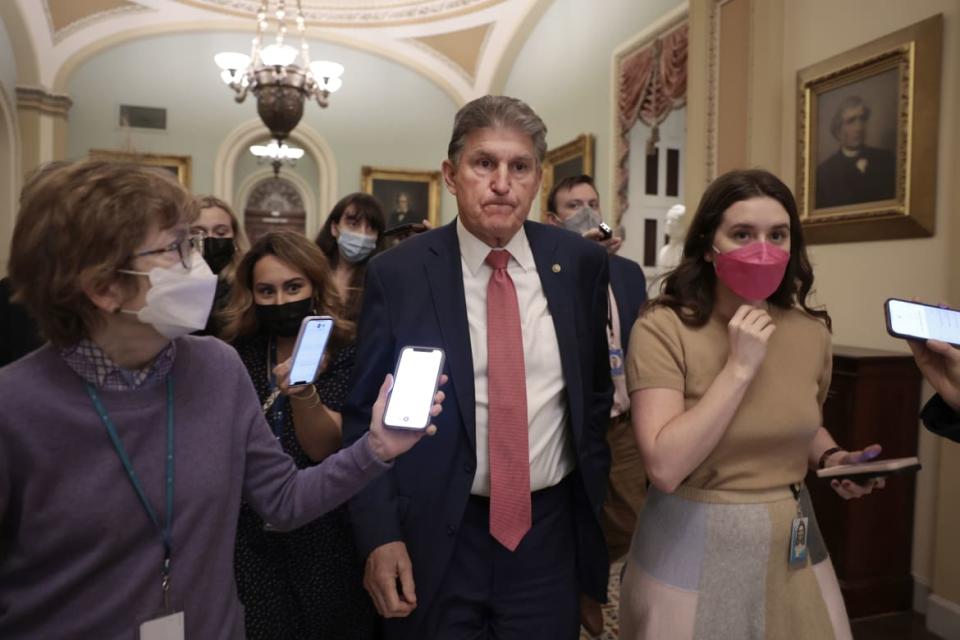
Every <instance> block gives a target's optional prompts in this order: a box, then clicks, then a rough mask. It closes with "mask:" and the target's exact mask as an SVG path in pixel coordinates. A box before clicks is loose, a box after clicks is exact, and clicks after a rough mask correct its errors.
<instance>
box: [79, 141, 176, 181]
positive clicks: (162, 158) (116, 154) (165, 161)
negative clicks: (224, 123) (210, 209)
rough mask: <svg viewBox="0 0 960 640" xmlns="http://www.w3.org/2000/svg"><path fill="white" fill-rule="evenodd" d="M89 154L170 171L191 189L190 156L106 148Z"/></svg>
mask: <svg viewBox="0 0 960 640" xmlns="http://www.w3.org/2000/svg"><path fill="white" fill-rule="evenodd" d="M89 156H90V158H91V159H92V160H108V161H110V162H129V163H132V164H140V165H143V166H145V167H155V168H157V169H162V170H164V171H169V172H170V174H171V175H173V176H174V177H176V179H177V180H178V181H179V182H180V184H182V185H183V186H184V187H185V188H186V189H188V190H189V189H190V168H191V165H190V156H167V155H158V154H153V153H134V152H132V151H108V150H105V149H91V150H90V153H89Z"/></svg>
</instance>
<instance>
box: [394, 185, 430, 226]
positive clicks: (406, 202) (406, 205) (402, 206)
mask: <svg viewBox="0 0 960 640" xmlns="http://www.w3.org/2000/svg"><path fill="white" fill-rule="evenodd" d="M393 204H394V206H393V210H392V211H390V213H389V214H387V229H390V228H392V227H396V226H399V225H401V224H406V223H408V222H423V219H424V217H425V216H424V215H423V213H419V212H417V211H416V210H415V209H414V208H411V204H410V194H409V193H407V192H406V191H399V192H397V195H396V197H395V198H394V203H393Z"/></svg>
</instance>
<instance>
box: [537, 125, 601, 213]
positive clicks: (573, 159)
mask: <svg viewBox="0 0 960 640" xmlns="http://www.w3.org/2000/svg"><path fill="white" fill-rule="evenodd" d="M593 160H594V139H593V136H592V135H590V134H587V133H582V134H580V135H579V136H577V137H576V138H575V139H574V140H571V141H570V142H568V143H566V144H562V145H560V146H559V147H556V148H553V149H549V150H547V155H546V158H544V161H543V182H542V186H541V187H540V216H541V219H542V218H543V216H544V215H545V214H546V211H547V196H549V195H550V190H551V189H553V185H555V184H556V183H558V182H559V181H561V180H563V179H564V178H569V177H571V176H579V175H583V174H586V175H588V176H592V175H593V166H594V165H593Z"/></svg>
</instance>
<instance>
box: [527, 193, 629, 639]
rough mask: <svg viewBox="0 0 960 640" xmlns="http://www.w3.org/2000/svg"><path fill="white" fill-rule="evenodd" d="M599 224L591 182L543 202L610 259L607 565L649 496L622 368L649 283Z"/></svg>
mask: <svg viewBox="0 0 960 640" xmlns="http://www.w3.org/2000/svg"><path fill="white" fill-rule="evenodd" d="M602 219H603V217H602V214H601V212H600V195H599V194H598V193H597V189H596V186H595V185H594V183H593V178H591V177H590V176H588V175H580V176H570V177H567V178H564V179H563V180H561V181H560V182H558V183H557V184H555V185H554V186H553V188H552V189H551V190H550V194H549V195H548V196H547V216H546V221H547V223H548V224H552V225H555V226H559V227H564V228H565V229H567V230H569V231H573V232H574V233H578V234H580V235H582V236H583V237H584V238H586V239H588V240H593V241H597V242H601V243H602V244H604V246H605V247H606V248H607V252H608V253H609V254H610V290H609V298H608V304H607V343H608V346H609V351H610V375H611V379H612V381H613V388H614V393H613V407H612V408H611V410H610V426H609V428H608V429H607V443H608V444H609V445H610V455H611V466H610V479H609V483H608V487H607V500H606V502H605V503H604V505H603V532H604V534H605V536H606V539H607V550H608V551H609V553H610V560H611V561H615V560H619V559H620V558H622V557H623V556H624V555H626V553H627V551H628V550H629V549H630V540H631V538H632V537H633V529H634V527H635V526H636V522H637V514H638V513H640V508H641V507H642V506H643V500H644V498H645V497H646V495H647V489H646V480H647V478H646V473H645V472H644V470H643V459H642V457H641V456H640V451H639V449H638V448H637V442H636V439H635V438H634V436H633V426H632V425H631V423H630V396H629V394H628V393H627V385H626V378H625V375H624V369H623V366H624V365H623V363H624V360H625V358H626V353H627V347H628V345H629V341H630V330H631V329H632V328H633V323H634V322H635V321H636V319H637V316H638V315H639V314H640V307H641V306H642V305H643V303H644V302H646V300H647V282H646V278H645V277H644V275H643V269H642V268H641V267H640V265H639V264H637V263H636V262H634V261H633V260H628V259H626V258H622V257H620V256H618V255H616V251H617V250H618V249H619V248H620V245H621V240H620V238H617V237H616V236H613V237H611V238H609V239H606V240H604V239H603V237H602V235H601V234H600V232H599V229H598V225H599V224H600V222H601V220H602ZM580 616H581V620H582V622H583V626H584V627H585V628H586V629H587V631H589V632H590V633H591V634H593V635H599V634H600V633H601V632H602V631H603V614H602V612H601V610H600V603H599V602H597V601H596V600H593V599H592V598H588V597H584V598H581V601H580Z"/></svg>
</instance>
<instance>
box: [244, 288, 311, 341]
mask: <svg viewBox="0 0 960 640" xmlns="http://www.w3.org/2000/svg"><path fill="white" fill-rule="evenodd" d="M255 307H256V313H257V326H258V327H259V328H260V331H262V332H264V333H268V334H270V335H274V336H278V337H280V338H292V337H293V336H295V335H297V332H298V331H300V323H301V322H303V319H304V318H306V317H307V316H308V315H310V312H311V311H313V299H312V298H304V299H303V300H297V301H296V302H288V303H286V304H258V305H255Z"/></svg>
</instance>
